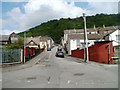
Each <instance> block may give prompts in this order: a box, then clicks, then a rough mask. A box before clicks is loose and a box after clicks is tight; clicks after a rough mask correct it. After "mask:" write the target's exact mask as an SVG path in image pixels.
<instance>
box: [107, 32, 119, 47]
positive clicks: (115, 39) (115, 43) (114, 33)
mask: <svg viewBox="0 0 120 90" xmlns="http://www.w3.org/2000/svg"><path fill="white" fill-rule="evenodd" d="M116 35H120V30H116V31H115V32H113V33H112V34H110V35H109V40H113V46H118V45H120V43H118V42H120V40H117V38H116Z"/></svg>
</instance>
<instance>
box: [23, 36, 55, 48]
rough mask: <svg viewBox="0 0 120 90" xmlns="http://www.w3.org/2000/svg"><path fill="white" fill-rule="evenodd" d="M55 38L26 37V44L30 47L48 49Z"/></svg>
mask: <svg viewBox="0 0 120 90" xmlns="http://www.w3.org/2000/svg"><path fill="white" fill-rule="evenodd" d="M53 43H54V42H53V40H52V38H51V37H48V36H43V37H42V36H37V37H26V38H25V46H26V47H29V48H37V49H38V48H39V49H47V48H50V47H51V46H52V45H53Z"/></svg>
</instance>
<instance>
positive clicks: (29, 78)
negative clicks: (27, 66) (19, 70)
mask: <svg viewBox="0 0 120 90" xmlns="http://www.w3.org/2000/svg"><path fill="white" fill-rule="evenodd" d="M26 79H27V80H31V79H36V77H28V78H26Z"/></svg>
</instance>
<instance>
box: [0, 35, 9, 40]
mask: <svg viewBox="0 0 120 90" xmlns="http://www.w3.org/2000/svg"><path fill="white" fill-rule="evenodd" d="M9 37H10V36H9V35H0V41H8V40H9Z"/></svg>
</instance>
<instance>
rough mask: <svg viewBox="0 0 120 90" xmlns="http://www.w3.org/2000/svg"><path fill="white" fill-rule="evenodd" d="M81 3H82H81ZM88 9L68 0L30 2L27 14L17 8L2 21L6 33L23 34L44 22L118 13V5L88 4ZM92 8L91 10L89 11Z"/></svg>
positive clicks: (30, 0) (26, 6) (26, 5)
mask: <svg viewBox="0 0 120 90" xmlns="http://www.w3.org/2000/svg"><path fill="white" fill-rule="evenodd" d="M80 3H81V2H80ZM88 6H89V7H88V8H87V9H83V8H80V7H77V6H75V5H74V2H73V1H72V2H70V4H68V3H67V1H66V0H29V2H28V3H26V4H25V5H24V7H23V8H24V9H25V13H22V12H21V10H20V8H18V7H16V8H14V9H12V10H11V11H9V12H7V13H6V15H7V16H8V18H7V19H5V20H2V22H3V28H2V30H4V33H5V32H6V31H8V30H11V32H12V30H15V31H16V32H22V31H24V30H27V29H29V28H31V27H34V26H36V25H39V24H41V23H43V22H46V21H49V20H52V19H60V18H68V17H70V18H75V17H79V16H82V13H83V12H84V13H86V15H94V14H96V13H116V7H117V6H116V3H115V4H113V3H103V2H100V3H96V2H88ZM89 8H91V9H89Z"/></svg>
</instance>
